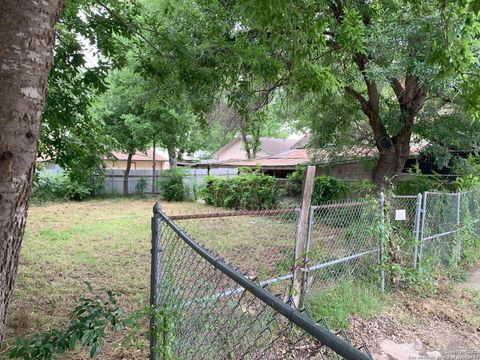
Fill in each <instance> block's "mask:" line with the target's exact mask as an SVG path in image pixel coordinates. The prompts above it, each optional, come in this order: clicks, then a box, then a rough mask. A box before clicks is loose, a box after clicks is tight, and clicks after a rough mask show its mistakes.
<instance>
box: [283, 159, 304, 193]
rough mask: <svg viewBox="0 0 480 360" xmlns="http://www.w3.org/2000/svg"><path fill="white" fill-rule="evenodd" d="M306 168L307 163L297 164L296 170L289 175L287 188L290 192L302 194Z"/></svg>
mask: <svg viewBox="0 0 480 360" xmlns="http://www.w3.org/2000/svg"><path fill="white" fill-rule="evenodd" d="M306 170H307V167H306V166H305V165H297V167H296V169H295V171H294V172H292V173H290V174H288V175H287V182H286V190H287V191H288V193H289V194H291V195H300V193H301V192H302V188H303V181H304V179H305V172H306Z"/></svg>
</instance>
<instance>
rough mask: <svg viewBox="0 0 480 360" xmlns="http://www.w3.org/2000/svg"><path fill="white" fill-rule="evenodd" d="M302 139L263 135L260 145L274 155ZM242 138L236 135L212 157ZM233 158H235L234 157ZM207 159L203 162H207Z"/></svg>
mask: <svg viewBox="0 0 480 360" xmlns="http://www.w3.org/2000/svg"><path fill="white" fill-rule="evenodd" d="M302 139H303V138H301V139H278V138H270V137H261V138H260V139H259V140H260V146H259V150H260V151H262V152H264V153H267V154H268V155H273V154H278V153H281V152H283V151H286V150H289V149H292V148H293V147H294V145H296V144H297V143H298V142H299V141H301V140H302ZM241 141H242V138H241V137H240V136H236V137H235V138H233V139H232V140H231V141H230V142H228V143H227V144H226V145H224V146H222V147H221V148H220V149H218V150H217V151H215V153H214V154H213V155H212V159H216V158H218V156H219V155H220V154H221V153H222V152H224V151H226V150H227V149H229V148H231V147H232V146H233V145H235V144H236V143H238V142H241ZM232 160H233V159H232ZM207 161H208V160H207ZM207 161H205V162H203V163H206V162H207Z"/></svg>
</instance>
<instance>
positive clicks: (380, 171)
mask: <svg viewBox="0 0 480 360" xmlns="http://www.w3.org/2000/svg"><path fill="white" fill-rule="evenodd" d="M409 153H410V148H409V147H408V148H404V147H401V146H398V147H397V146H396V145H395V144H392V147H391V148H389V149H382V150H380V156H379V158H378V161H377V164H376V165H375V167H374V168H373V174H372V180H373V182H374V183H375V186H376V187H377V188H378V189H384V188H387V187H389V186H390V185H391V181H392V180H393V179H394V177H395V176H396V175H399V174H401V172H402V170H403V168H404V167H405V164H406V163H407V160H408V156H409Z"/></svg>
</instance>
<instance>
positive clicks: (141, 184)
mask: <svg viewBox="0 0 480 360" xmlns="http://www.w3.org/2000/svg"><path fill="white" fill-rule="evenodd" d="M146 190H147V179H146V178H145V177H143V176H142V177H141V178H140V179H138V181H137V183H136V184H135V192H136V193H137V194H143V193H145V191H146Z"/></svg>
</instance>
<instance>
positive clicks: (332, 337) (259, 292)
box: [150, 203, 371, 360]
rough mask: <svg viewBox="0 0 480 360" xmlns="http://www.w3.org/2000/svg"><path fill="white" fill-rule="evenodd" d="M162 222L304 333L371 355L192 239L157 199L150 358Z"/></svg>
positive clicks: (350, 353) (358, 359)
mask: <svg viewBox="0 0 480 360" xmlns="http://www.w3.org/2000/svg"><path fill="white" fill-rule="evenodd" d="M162 225H163V226H167V227H169V228H170V229H171V230H173V231H174V232H175V233H176V234H177V235H178V237H180V238H181V239H182V240H183V242H184V243H185V244H186V245H188V246H189V247H190V248H191V249H192V250H194V251H195V253H196V254H197V255H198V256H200V257H202V258H203V259H204V260H206V261H207V262H209V263H210V264H211V265H212V266H213V267H214V268H215V269H217V270H219V271H221V272H222V273H223V274H224V275H226V276H228V277H229V278H230V279H232V280H233V281H234V282H235V283H237V284H238V285H239V287H241V288H243V289H244V291H247V292H249V293H250V294H252V295H253V296H255V298H257V299H258V300H260V301H261V302H262V303H263V304H265V305H267V306H268V307H270V308H271V309H273V310H274V311H275V312H276V313H278V314H280V315H281V316H283V317H284V318H285V319H287V320H288V321H289V322H290V323H292V324H295V325H296V326H298V327H299V328H300V329H302V330H304V331H305V332H306V333H307V334H309V335H311V336H312V337H313V338H315V339H317V340H318V341H319V342H320V343H321V344H322V346H326V347H328V348H329V349H331V350H333V351H334V352H335V353H336V354H338V355H340V356H342V357H343V358H344V359H347V360H354V359H355V360H370V359H371V357H370V356H369V355H367V354H366V353H364V352H361V351H360V350H359V349H357V348H355V347H354V346H353V345H352V344H350V343H349V342H347V341H345V340H343V339H342V338H340V337H339V336H337V335H336V334H334V333H332V332H331V331H329V330H327V329H326V328H324V327H322V326H320V325H319V324H318V323H317V322H316V321H314V320H312V319H310V318H309V317H307V316H306V315H305V314H304V313H302V312H300V311H298V310H297V309H295V308H294V307H292V306H290V305H289V304H287V303H285V302H283V301H282V300H280V299H279V298H277V297H275V296H274V295H272V294H271V293H269V292H268V291H266V290H265V289H263V288H262V287H261V286H259V285H258V284H255V283H253V282H252V281H250V280H249V279H248V278H246V277H244V276H243V275H242V274H241V273H239V272H238V271H236V270H234V269H233V268H231V267H230V266H229V265H227V264H225V263H224V262H223V261H221V260H220V259H218V258H217V257H215V256H213V255H212V254H210V253H209V252H208V251H207V250H205V249H204V248H203V247H202V246H200V245H199V244H197V243H196V242H195V241H194V240H193V239H191V238H190V237H189V236H188V235H187V234H186V233H185V232H184V231H182V230H181V229H180V228H179V227H178V225H177V224H175V223H174V222H173V221H172V220H171V219H170V218H169V217H168V216H167V215H165V214H164V213H163V212H162V210H161V207H160V204H159V203H157V204H156V205H155V206H154V208H153V217H152V267H151V270H152V271H151V297H150V302H151V307H152V313H153V314H152V316H151V320H150V359H151V360H158V359H159V354H158V352H157V339H156V331H155V329H156V326H157V324H156V316H155V312H156V311H158V310H159V309H160V303H159V295H160V294H159V289H160V282H161V278H160V263H161V258H162V249H161V248H160V237H161V236H162Z"/></svg>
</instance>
